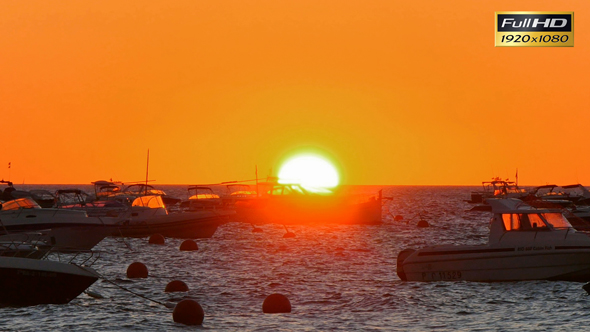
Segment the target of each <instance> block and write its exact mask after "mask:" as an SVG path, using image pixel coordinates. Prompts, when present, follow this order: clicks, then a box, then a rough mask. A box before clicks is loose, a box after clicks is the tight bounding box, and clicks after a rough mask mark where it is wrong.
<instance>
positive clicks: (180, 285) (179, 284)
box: [164, 280, 188, 293]
mask: <svg viewBox="0 0 590 332" xmlns="http://www.w3.org/2000/svg"><path fill="white" fill-rule="evenodd" d="M164 292H166V293H170V292H188V286H187V285H186V284H185V283H184V282H183V281H180V280H172V281H170V282H169V283H168V285H166V289H164Z"/></svg>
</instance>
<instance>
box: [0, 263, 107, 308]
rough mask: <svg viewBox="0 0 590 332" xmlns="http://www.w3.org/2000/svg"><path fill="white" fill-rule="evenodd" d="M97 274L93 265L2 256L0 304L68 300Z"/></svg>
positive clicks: (89, 283) (52, 302) (94, 278)
mask: <svg viewBox="0 0 590 332" xmlns="http://www.w3.org/2000/svg"><path fill="white" fill-rule="evenodd" d="M98 277H99V276H98V274H97V273H96V271H94V270H93V269H92V268H90V267H84V266H80V265H74V264H68V263H61V262H55V261H49V260H39V259H30V258H19V257H6V256H0V306H30V305H37V304H64V303H68V302H70V301H71V300H73V299H74V298H76V297H77V296H78V295H80V293H82V292H83V291H85V290H86V289H87V288H88V287H90V286H91V285H92V284H93V283H94V282H95V281H96V280H98Z"/></svg>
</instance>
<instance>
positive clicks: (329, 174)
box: [279, 155, 340, 189]
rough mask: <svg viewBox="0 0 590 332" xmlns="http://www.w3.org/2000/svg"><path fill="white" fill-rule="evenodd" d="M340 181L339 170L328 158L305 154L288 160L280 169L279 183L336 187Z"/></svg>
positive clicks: (308, 186)
mask: <svg viewBox="0 0 590 332" xmlns="http://www.w3.org/2000/svg"><path fill="white" fill-rule="evenodd" d="M339 181H340V179H339V176H338V171H337V170H336V168H335V167H334V166H333V165H332V164H331V163H330V162H329V161H327V160H326V159H324V158H321V157H318V156H312V155H303V156H296V157H293V158H291V159H289V160H287V161H286V162H285V163H284V164H283V165H282V166H281V169H280V170H279V183H298V184H300V185H301V186H302V187H304V188H307V189H311V188H334V187H336V186H337V185H338V182H339Z"/></svg>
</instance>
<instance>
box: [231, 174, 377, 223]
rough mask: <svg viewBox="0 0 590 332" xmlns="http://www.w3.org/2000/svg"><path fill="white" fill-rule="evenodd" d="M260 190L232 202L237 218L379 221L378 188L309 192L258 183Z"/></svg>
mask: <svg viewBox="0 0 590 332" xmlns="http://www.w3.org/2000/svg"><path fill="white" fill-rule="evenodd" d="M257 186H258V188H259V190H260V194H259V195H258V196H257V197H255V198H252V199H248V200H242V201H238V202H236V203H235V207H236V211H237V219H238V220H239V221H243V222H248V223H252V224H261V223H278V224H284V225H292V224H310V225H323V224H369V225H370V224H373V225H374V224H380V223H381V222H382V220H381V216H382V206H381V199H382V196H381V191H380V192H379V194H378V195H377V196H369V197H366V196H362V197H361V196H352V195H346V194H334V193H332V192H330V191H328V190H324V191H323V192H311V191H309V190H306V189H305V188H303V187H302V186H301V185H299V184H282V183H278V182H274V181H271V182H261V183H258V185H257Z"/></svg>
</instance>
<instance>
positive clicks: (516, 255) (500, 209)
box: [397, 199, 590, 282]
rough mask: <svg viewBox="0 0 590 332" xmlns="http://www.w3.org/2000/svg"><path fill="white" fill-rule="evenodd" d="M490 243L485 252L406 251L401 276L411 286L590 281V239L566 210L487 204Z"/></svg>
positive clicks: (483, 248)
mask: <svg viewBox="0 0 590 332" xmlns="http://www.w3.org/2000/svg"><path fill="white" fill-rule="evenodd" d="M488 202H489V204H490V205H491V206H492V212H493V218H492V220H491V224H490V235H489V242H488V244H487V245H480V246H449V245H446V246H435V247H430V248H424V249H420V250H412V249H406V250H403V251H402V252H400V253H399V255H398V258H397V274H398V276H399V277H400V279H402V280H407V281H440V280H447V281H455V280H466V281H485V282H490V281H519V280H566V281H581V282H586V281H590V237H589V236H587V235H586V234H585V233H582V232H578V231H576V230H575V229H574V228H573V227H572V225H571V224H570V223H569V222H568V220H567V219H566V218H565V217H564V216H563V214H562V213H561V210H555V209H553V210H552V209H539V208H534V207H531V206H530V205H527V204H525V203H523V202H522V201H520V200H518V199H488Z"/></svg>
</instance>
